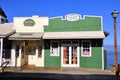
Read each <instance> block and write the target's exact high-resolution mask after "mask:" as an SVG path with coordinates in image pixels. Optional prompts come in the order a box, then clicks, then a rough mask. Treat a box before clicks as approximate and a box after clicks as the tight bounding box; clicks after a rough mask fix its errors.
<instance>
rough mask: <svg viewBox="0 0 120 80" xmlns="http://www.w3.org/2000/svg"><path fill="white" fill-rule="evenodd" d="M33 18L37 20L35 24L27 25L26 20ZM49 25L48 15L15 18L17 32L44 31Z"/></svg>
mask: <svg viewBox="0 0 120 80" xmlns="http://www.w3.org/2000/svg"><path fill="white" fill-rule="evenodd" d="M27 19H32V20H34V21H35V25H34V26H25V25H24V21H25V20H27ZM45 25H48V17H38V16H33V17H15V18H14V25H13V27H14V29H15V30H16V32H44V26H45Z"/></svg>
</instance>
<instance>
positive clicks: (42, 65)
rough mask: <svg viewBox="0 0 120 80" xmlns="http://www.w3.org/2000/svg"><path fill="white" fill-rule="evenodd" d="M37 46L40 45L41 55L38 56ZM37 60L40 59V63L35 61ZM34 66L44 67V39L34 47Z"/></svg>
mask: <svg viewBox="0 0 120 80" xmlns="http://www.w3.org/2000/svg"><path fill="white" fill-rule="evenodd" d="M39 46H41V47H42V57H38V52H39V51H38V49H39ZM38 60H41V63H37V61H38ZM35 65H36V67H44V41H40V42H39V44H38V45H37V47H36V64H35Z"/></svg>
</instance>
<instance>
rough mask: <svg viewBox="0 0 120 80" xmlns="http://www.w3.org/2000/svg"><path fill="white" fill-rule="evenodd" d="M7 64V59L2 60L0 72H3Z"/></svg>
mask: <svg viewBox="0 0 120 80" xmlns="http://www.w3.org/2000/svg"><path fill="white" fill-rule="evenodd" d="M8 64H9V61H6V62H3V63H2V65H1V68H2V72H5V68H6V67H7V65H8Z"/></svg>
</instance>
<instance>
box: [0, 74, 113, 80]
mask: <svg viewBox="0 0 120 80" xmlns="http://www.w3.org/2000/svg"><path fill="white" fill-rule="evenodd" d="M0 80H115V75H105V74H57V73H25V72H24V73H20V72H5V73H0Z"/></svg>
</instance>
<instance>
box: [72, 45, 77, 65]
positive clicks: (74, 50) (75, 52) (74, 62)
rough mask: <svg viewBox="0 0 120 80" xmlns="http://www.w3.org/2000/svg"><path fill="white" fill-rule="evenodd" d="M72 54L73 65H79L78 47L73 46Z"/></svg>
mask: <svg viewBox="0 0 120 80" xmlns="http://www.w3.org/2000/svg"><path fill="white" fill-rule="evenodd" d="M71 52H72V54H71V56H72V57H71V60H72V64H77V55H78V54H77V46H72V51H71Z"/></svg>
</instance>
